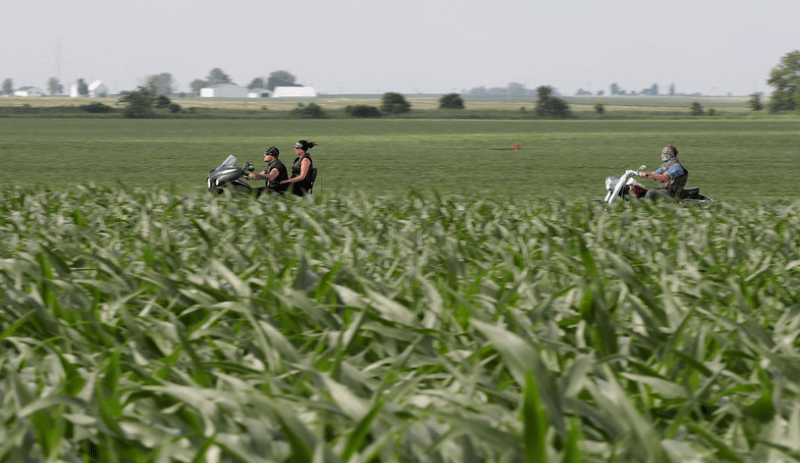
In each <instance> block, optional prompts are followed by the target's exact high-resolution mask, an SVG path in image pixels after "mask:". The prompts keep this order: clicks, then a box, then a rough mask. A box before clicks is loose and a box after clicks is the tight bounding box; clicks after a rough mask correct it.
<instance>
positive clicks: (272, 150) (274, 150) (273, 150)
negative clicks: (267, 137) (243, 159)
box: [264, 146, 281, 158]
mask: <svg viewBox="0 0 800 463" xmlns="http://www.w3.org/2000/svg"><path fill="white" fill-rule="evenodd" d="M264 154H269V155H270V156H272V157H273V158H277V157H278V156H280V154H281V152H280V150H278V148H277V147H275V146H270V147H269V148H267V150H266V151H264Z"/></svg>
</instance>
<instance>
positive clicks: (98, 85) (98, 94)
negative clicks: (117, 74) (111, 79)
mask: <svg viewBox="0 0 800 463" xmlns="http://www.w3.org/2000/svg"><path fill="white" fill-rule="evenodd" d="M89 96H90V97H92V98H104V97H106V96H108V87H106V84H104V83H103V81H102V80H95V81H94V82H92V83H91V84H89Z"/></svg>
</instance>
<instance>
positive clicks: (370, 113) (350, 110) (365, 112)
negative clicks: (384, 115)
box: [344, 104, 381, 117]
mask: <svg viewBox="0 0 800 463" xmlns="http://www.w3.org/2000/svg"><path fill="white" fill-rule="evenodd" d="M344 112H345V113H347V114H349V115H350V116H353V117H381V111H380V110H379V109H378V108H377V107H375V106H369V105H365V104H358V105H347V106H345V108H344Z"/></svg>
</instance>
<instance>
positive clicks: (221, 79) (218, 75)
mask: <svg viewBox="0 0 800 463" xmlns="http://www.w3.org/2000/svg"><path fill="white" fill-rule="evenodd" d="M206 83H207V84H208V85H206V86H207V87H210V86H212V85H217V84H232V83H233V81H232V80H231V78H230V77H228V74H225V72H223V71H222V69H220V68H214V69H212V70H211V71H210V72H209V73H208V77H206Z"/></svg>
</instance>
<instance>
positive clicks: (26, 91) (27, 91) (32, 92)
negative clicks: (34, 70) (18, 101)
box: [14, 86, 44, 96]
mask: <svg viewBox="0 0 800 463" xmlns="http://www.w3.org/2000/svg"><path fill="white" fill-rule="evenodd" d="M42 95H44V92H42V90H41V89H40V88H37V87H30V86H28V87H20V88H18V89H16V90H14V96H42Z"/></svg>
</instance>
